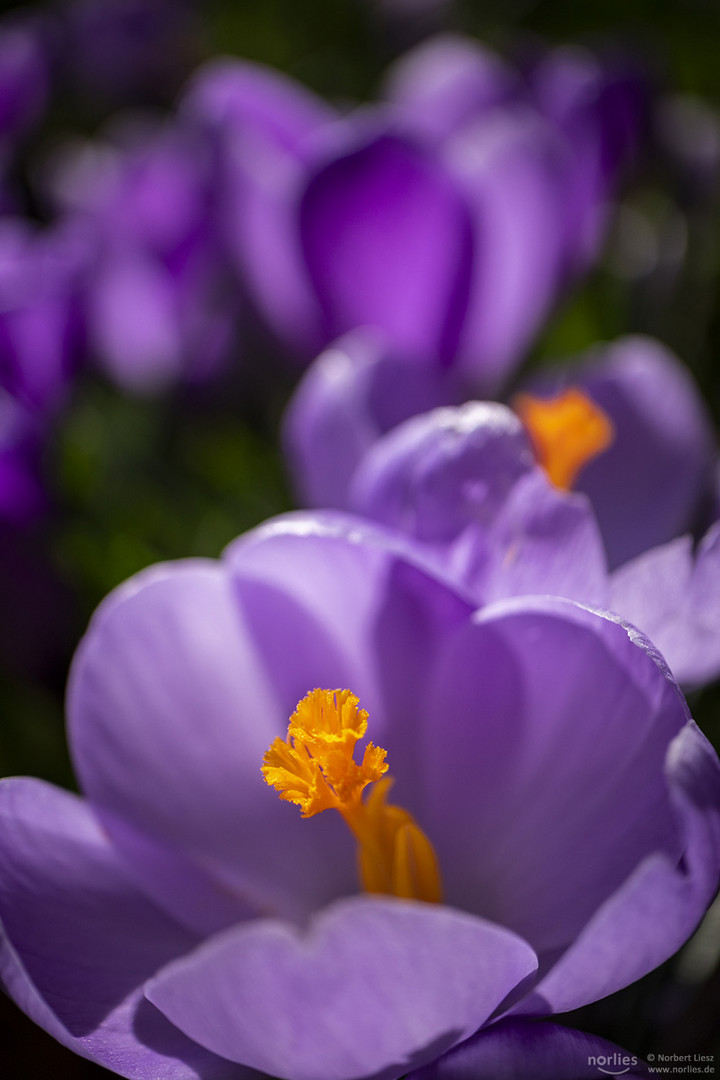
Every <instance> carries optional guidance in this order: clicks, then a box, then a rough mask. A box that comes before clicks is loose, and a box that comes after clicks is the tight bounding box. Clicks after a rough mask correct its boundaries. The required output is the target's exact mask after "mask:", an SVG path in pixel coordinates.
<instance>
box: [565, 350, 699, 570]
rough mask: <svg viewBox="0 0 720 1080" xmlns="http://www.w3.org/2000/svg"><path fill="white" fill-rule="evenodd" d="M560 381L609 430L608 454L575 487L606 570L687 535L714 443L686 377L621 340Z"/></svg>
mask: <svg viewBox="0 0 720 1080" xmlns="http://www.w3.org/2000/svg"><path fill="white" fill-rule="evenodd" d="M562 380H564V381H565V382H566V383H569V384H576V385H578V386H580V388H581V389H583V390H584V391H585V392H586V393H587V394H589V396H590V397H591V399H592V400H593V401H594V402H595V403H596V404H598V405H600V407H601V408H602V409H604V410H605V412H606V413H607V414H608V416H609V417H610V419H611V420H612V422H613V425H614V427H615V438H614V441H613V444H612V446H610V448H609V449H608V450H606V451H605V452H604V453H602V454H600V455H599V456H598V457H596V458H595V459H594V460H593V461H590V462H588V464H587V465H586V466H585V467H584V469H583V471H582V473H581V474H580V477H579V479H578V482H577V484H576V488H577V490H578V491H581V492H584V493H585V494H586V495H587V496H588V497H589V498H590V501H591V502H592V505H593V509H594V511H595V515H596V517H597V519H598V523H599V525H600V530H601V532H602V535H603V540H604V542H605V547H606V549H607V553H608V560H609V563H610V566H611V567H616V566H619V565H621V564H622V563H624V562H627V560H628V559H631V558H633V557H634V556H635V555H638V554H640V552H642V551H645V550H646V549H647V548H650V547H655V546H656V545H657V544H663V543H665V542H666V541H668V540H671V539H673V537H675V536H678V535H680V534H682V533H684V532H686V531H687V530H688V529H692V528H693V527H694V526H695V525H696V524H697V523H698V522H697V518H698V516H699V514H700V513H701V512H702V510H703V509H704V506H703V504H704V501H705V499H706V497H707V498H709V493H710V486H711V483H712V471H713V468H714V459H715V445H714V443H715V440H714V438H713V433H712V428H711V424H710V420H709V417H708V416H707V414H706V412H705V408H704V405H703V402H702V400H701V398H700V396H699V394H698V391H697V390H696V388H695V386H694V385H693V383H692V381H691V378H690V376H689V375H688V373H687V370H686V369H685V368H684V367H683V366H682V365H681V364H680V363H679V362H678V360H677V359H676V358H675V357H674V356H673V354H672V353H670V352H669V351H668V350H667V349H665V348H664V347H663V346H662V345H661V344H660V343H659V342H657V341H653V340H652V339H651V338H643V337H627V338H621V339H619V340H618V341H617V342H615V343H613V344H612V345H609V346H606V347H599V348H597V349H595V350H594V351H591V352H590V353H589V355H588V356H587V357H586V358H585V359H584V360H583V362H582V364H581V366H579V367H578V368H576V369H565V372H564V374H563V376H561V377H560V378H559V380H558V381H562Z"/></svg>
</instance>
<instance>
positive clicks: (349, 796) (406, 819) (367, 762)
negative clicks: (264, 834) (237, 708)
mask: <svg viewBox="0 0 720 1080" xmlns="http://www.w3.org/2000/svg"><path fill="white" fill-rule="evenodd" d="M367 722H368V715H367V713H366V711H365V710H364V709H359V708H358V699H357V697H356V696H355V695H354V694H352V693H351V692H350V691H349V690H311V691H310V693H309V694H307V695H306V696H305V697H304V698H303V699H302V701H300V702H299V703H298V706H297V709H296V710H295V712H294V713H293V715H292V716H291V717H290V723H289V726H288V733H287V738H286V739H281V738H279V737H278V738H277V739H275V741H274V742H273V743H272V745H271V746H270V749H269V750H268V751H267V753H266V754H265V757H264V758H263V764H262V773H263V776H264V777H265V780H266V782H267V783H268V784H269V785H270V786H271V787H274V788H275V789H276V790H277V791H278V793H279V795H280V798H281V799H285V800H287V801H288V802H293V803H295V804H296V805H297V806H299V807H300V809H301V811H302V816H303V817H312V816H313V815H314V814H319V813H321V812H322V811H323V810H330V809H333V810H337V811H339V813H340V814H342V816H343V818H344V820H345V822H346V824H347V825H348V826H349V828H350V829H351V830H352V832H353V834H354V836H355V839H356V840H357V844H358V870H359V875H360V879H361V881H362V884H363V887H364V888H365V890H366V891H367V892H371V893H387V894H390V895H392V896H401V897H405V898H407V899H415V900H426V901H428V902H429V903H438V902H439V901H440V900H441V898H442V886H441V882H440V870H439V867H438V861H437V857H436V855H435V851H434V848H433V846H432V844H431V843H430V841H429V839H428V838H427V836H426V835H425V833H424V832H423V831H422V829H421V828H420V827H419V826H418V824H417V823H416V822H415V820H414V818H413V816H412V814H409V813H408V812H407V810H403V809H402V807H400V806H393V805H392V804H390V803H388V802H387V793H388V791H389V790H390V787H391V786H392V783H393V780H392V778H391V777H389V776H388V777H385V778H384V779H381V777H383V776H384V774H385V773H386V772H387V768H388V766H387V763H386V761H385V757H386V752H385V750H383V749H382V747H380V746H374V745H373V744H372V743H368V744H367V745H366V747H365V751H364V753H363V758H362V762H361V763H360V764H358V763H357V762H356V761H355V759H354V756H353V755H354V750H355V744H356V743H357V741H358V739H361V738H362V737H363V735H364V734H365V732H366V730H367ZM378 781H379V783H378ZM373 783H374V784H375V787H374V788H373V789H372V790H371V792H370V793H369V795H368V797H367V799H366V800H365V801H363V799H362V792H363V791H364V789H365V788H366V787H367V786H368V784H373Z"/></svg>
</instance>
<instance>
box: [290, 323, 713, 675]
mask: <svg viewBox="0 0 720 1080" xmlns="http://www.w3.org/2000/svg"><path fill="white" fill-rule="evenodd" d="M552 370H553V374H552V375H544V376H542V377H541V378H539V379H538V381H537V383H536V384H534V385H533V386H532V388H531V389H532V391H533V394H535V395H536V396H535V398H531V399H530V400H535V401H536V402H538V403H539V404H540V407H541V409H542V408H543V407H544V403H545V401H546V400H547V401H548V402H549V404H550V405H552V403H553V401H558V400H561V397H562V395H563V394H565V393H567V392H568V390H570V392H571V393H575V392H578V391H579V393H580V397H581V399H585V400H586V401H587V402H588V403H590V405H591V407H592V408H593V409H598V410H599V411H600V414H601V415H602V416H603V417H605V418H606V422H607V423H608V427H609V438H608V440H607V442H609V445H607V444H606V443H603V449H602V452H598V453H596V455H595V450H591V452H589V453H588V452H587V451H586V449H581V457H580V458H579V459H578V460H577V468H574V471H572V475H571V478H570V483H567V484H564V485H563V487H564V488H570V489H572V490H562V491H558V490H556V489H555V488H553V487H552V486H550V485H549V484H548V482H547V477H545V476H544V475H541V470H540V469H539V468H538V466H537V463H536V461H537V458H538V456H540V457H541V458H542V455H541V454H540V451H541V449H542V448H541V447H539V446H538V445H537V441H536V438H535V434H534V433H533V432H532V431H528V430H527V428H524V427H523V425H522V424H521V422H520V420H519V418H518V416H517V415H515V413H512V412H511V411H510V410H509V409H507V408H505V407H504V406H500V405H491V404H487V403H486V404H483V405H477V404H470V405H468V406H466V407H460V408H455V409H452V408H445V409H436V410H434V411H430V412H428V413H427V414H426V415H425V416H422V415H416V417H415V419H414V420H413V419H411V417H412V415H413V414H418V413H421V412H422V409H421V408H418V407H417V405H418V402H420V401H425V402H427V401H428V399H430V398H432V396H433V395H435V404H437V403H440V404H441V405H444V406H458V403H459V402H460V400H461V399H462V387H461V386H460V385H459V384H458V382H457V380H454V379H453V378H452V376H451V375H450V376H443V375H442V374H441V373H437V372H435V373H434V375H435V378H434V380H430V379H429V378H425V376H426V374H427V371H428V369H417V368H414V367H412V366H411V365H408V364H405V363H402V362H400V361H398V360H397V359H395V358H393V357H392V356H391V355H390V354H389V353H388V352H387V351H386V350H385V349H384V348H383V346H382V344H381V343H380V342H378V341H377V339H373V338H371V337H369V336H368V335H364V334H359V333H356V334H354V335H351V336H348V337H347V338H346V339H344V340H343V341H340V342H337V343H336V345H335V346H334V347H333V348H332V349H330V350H328V351H327V352H326V353H325V354H324V355H323V356H322V357H321V358H320V359H319V360H318V361H316V363H315V364H314V365H313V366H312V367H311V368H310V369H309V371H308V372H307V373H306V375H305V377H304V379H303V380H302V382H301V383H300V386H299V388H298V391H297V392H296V396H295V398H294V399H293V402H292V403H291V407H290V409H289V411H288V414H287V416H286V421H285V430H284V435H285V443H286V450H287V459H288V463H289V465H290V467H291V468H292V469H293V471H294V474H295V478H296V481H297V486H298V490H299V491H300V492H301V495H302V496H303V497H304V498H305V500H306V501H307V502H308V503H309V504H310V505H314V506H318V507H319V506H322V505H326V506H332V505H335V506H339V507H342V508H344V509H349V510H352V511H354V512H358V513H361V514H363V515H366V516H368V517H370V518H373V519H376V520H380V521H382V522H384V523H386V524H387V525H390V526H392V527H393V528H396V529H399V530H401V531H402V532H404V533H406V534H409V535H411V536H413V537H415V539H416V540H419V541H421V542H422V543H423V544H426V545H428V550H430V551H431V552H432V554H433V557H436V556H439V557H440V560H441V562H442V563H443V564H444V565H446V566H449V567H450V569H451V573H459V574H460V577H461V580H462V582H463V584H464V586H466V587H471V589H472V592H473V595H474V596H475V598H476V600H477V601H478V602H480V601H483V602H484V601H486V600H487V599H488V598H489V596H494V595H503V596H506V595H514V594H516V593H522V592H525V591H527V592H540V593H545V592H552V593H558V594H560V595H563V596H569V597H571V598H573V599H578V600H582V601H583V602H587V603H591V604H594V605H597V606H601V607H609V608H611V609H612V610H616V611H618V612H620V613H621V614H622V615H623V616H624V617H625V618H627V619H629V620H630V621H631V622H633V623H636V624H637V625H638V626H640V627H641V628H642V629H643V631H644V632H646V633H647V634H648V635H649V636H650V637H651V638H652V640H653V641H654V642H655V644H656V645H657V646H658V647H659V648H660V649H661V651H662V652H663V654H664V655H665V657H666V659H667V660H668V662H669V663H670V666H671V668H672V670H673V672H674V673H675V675H676V677H677V678H678V679H679V680H680V681H681V682H682V683H683V684H684V685H687V686H697V685H700V684H702V683H705V682H708V681H709V680H711V679H714V678H716V677H717V676H718V675H719V674H720V627H718V626H717V618H716V611H717V610H718V605H719V604H720V598H719V597H718V590H720V533H719V530H720V525H718V524H717V523H715V524H713V520H714V519H715V518H716V517H717V514H716V513H715V514H713V509H712V505H711V504H712V496H713V492H714V487H715V469H716V465H715V462H716V448H715V440H714V437H713V432H712V427H711V424H710V421H709V418H708V416H707V414H706V411H705V408H704V405H703V403H702V401H701V399H700V397H699V395H698V393H697V390H696V389H695V387H694V385H693V383H692V380H691V378H690V376H689V375H688V373H687V371H686V370H685V369H684V368H683V367H682V365H681V364H680V363H679V362H678V361H677V359H676V358H675V357H673V356H672V354H671V353H670V352H669V351H668V350H667V349H665V348H664V347H663V346H661V345H660V344H659V343H658V342H655V341H653V340H652V339H650V338H640V337H628V338H624V339H620V340H619V341H618V342H616V343H615V344H613V345H610V346H604V347H597V348H595V349H593V350H591V351H590V352H589V353H588V354H587V355H586V356H585V357H584V358H581V360H580V362H576V363H575V364H573V365H572V366H568V367H566V368H559V367H558V368H553V369H552ZM419 375H422V376H423V380H420V379H419V378H418V376H419ZM406 388H408V389H409V391H410V392H406ZM558 395H560V397H558ZM526 400H528V399H526ZM518 408H519V409H520V411H521V412H523V409H522V408H521V402H519V403H518ZM401 418H402V420H403V422H401ZM528 422H529V421H528ZM529 435H530V436H531V438H528V436H529ZM595 449H598V448H597V447H596V448H595ZM583 455H584V456H583ZM594 455H595V456H594ZM545 464H546V466H547V463H545ZM489 492H492V493H493V494H492V497H491V496H490V494H489ZM548 514H549V515H550V518H549V519H548V520H547V521H546V516H547V515H548ZM550 522H552V524H551V523H550ZM468 530H469V531H468ZM703 534H704V535H703ZM700 537H702V542H701V543H700V544H699V545H696V540H697V539H698V538H700ZM538 538H540V539H542V540H543V542H542V543H541V544H540V547H539V549H538V551H539V552H540V554H539V556H538V558H537V560H536V561H535V562H532V560H531V563H532V564H531V565H530V566H529V567H528V565H527V564H526V561H525V559H524V557H523V558H521V559H516V558H515V557H514V556H513V558H512V559H510V560H509V561H508V559H507V558H506V556H507V555H508V551H509V550H510V549H512V550H514V546H513V545H514V544H515V541H516V540H517V542H518V543H519V544H520V545H521V547H524V550H526V551H527V552H533V551H534V550H535V548H534V543H535V540H537V539H538ZM568 543H569V544H570V549H568V550H566V544H568ZM489 549H492V550H493V551H494V555H493V556H492V557H490V555H489V554H488V550H489ZM488 560H490V561H489V562H488ZM471 565H474V566H475V569H473V570H472V571H471V570H470V569H468V568H469V567H470V566H471ZM491 565H492V566H494V567H495V568H496V569H497V572H498V573H497V577H496V576H495V570H493V583H492V585H491V584H490V583H489V578H488V577H487V574H489V573H490V570H489V567H490V566H491ZM556 572H559V577H556V576H555V573H556ZM468 574H469V575H470V577H469V578H468V577H467V575H468ZM478 575H479V576H478ZM498 590H499V591H498Z"/></svg>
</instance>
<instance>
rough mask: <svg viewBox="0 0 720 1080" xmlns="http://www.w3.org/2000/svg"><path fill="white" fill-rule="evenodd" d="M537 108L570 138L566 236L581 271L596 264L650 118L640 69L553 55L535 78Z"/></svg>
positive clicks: (572, 54)
mask: <svg viewBox="0 0 720 1080" xmlns="http://www.w3.org/2000/svg"><path fill="white" fill-rule="evenodd" d="M532 88H533V96H534V99H535V101H536V104H537V106H538V108H539V109H540V110H541V112H542V113H543V114H544V115H545V116H547V118H548V119H549V120H550V121H551V122H552V123H553V124H554V125H555V126H556V127H557V129H558V130H559V131H561V132H562V133H563V134H564V135H565V136H566V138H567V141H568V146H569V149H570V154H569V156H568V160H567V169H566V171H565V183H564V184H563V195H564V207H565V211H566V213H565V223H566V224H565V235H566V239H567V247H568V255H569V257H570V263H571V266H573V265H574V268H578V267H583V266H586V265H587V264H588V263H589V262H590V260H591V259H593V258H596V257H597V254H598V249H599V246H600V242H601V241H602V239H603V234H604V231H605V225H606V223H607V220H608V218H609V212H610V208H611V198H612V195H613V192H614V189H615V187H616V186H617V181H618V179H619V178H620V176H621V174H622V171H623V169H624V168H625V167H626V166H627V165H628V163H629V161H630V159H631V158H632V156H633V152H634V150H635V146H636V143H637V141H638V138H639V134H640V127H641V123H642V118H643V113H644V112H645V101H644V98H645V94H646V92H645V87H644V85H643V78H642V74H641V72H640V71H639V69H638V68H637V67H636V66H635V65H634V64H632V63H630V62H628V59H627V58H620V57H612V58H611V57H608V58H605V59H603V58H601V57H598V56H595V55H593V54H592V53H591V52H590V51H589V50H587V49H583V48H578V47H577V46H568V47H565V48H559V49H553V50H551V51H550V52H548V53H547V54H546V55H545V56H544V57H543V58H542V59H541V61H540V63H539V64H538V65H537V67H536V68H535V70H534V72H533V73H532Z"/></svg>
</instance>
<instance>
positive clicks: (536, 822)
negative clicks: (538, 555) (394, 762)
mask: <svg viewBox="0 0 720 1080" xmlns="http://www.w3.org/2000/svg"><path fill="white" fill-rule="evenodd" d="M426 709H427V713H426V715H428V716H431V717H435V718H437V717H438V716H440V715H443V716H447V715H451V716H452V717H453V724H452V725H448V724H440V723H438V722H437V720H435V722H434V723H433V722H428V723H426V725H424V726H423V727H422V731H423V735H422V740H423V741H422V747H423V750H422V756H423V760H424V761H426V762H427V763H429V764H428V766H427V768H426V783H427V791H428V796H427V797H428V806H427V810H426V815H425V817H424V818H423V819H422V820H423V821H424V823H425V827H426V829H427V831H428V833H429V835H431V836H432V837H433V840H434V842H435V845H436V847H437V849H438V850H439V851H442V852H443V877H444V881H445V885H446V891H447V896H448V900H449V901H450V902H451V903H455V904H457V905H458V906H460V907H465V906H468V905H469V906H470V907H471V909H472V910H476V911H478V912H480V913H482V914H483V915H485V916H486V917H488V918H491V919H498V918H502V921H503V923H504V925H506V926H509V927H511V928H512V929H514V930H515V931H516V932H517V933H520V934H522V935H523V936H524V937H525V938H526V939H527V940H528V941H530V942H531V944H533V946H534V947H535V948H536V949H537V950H538V952H550V951H552V950H556V949H561V948H566V947H567V946H568V945H569V944H570V943H571V942H572V941H573V940H574V938H575V937H576V935H577V934H578V933H579V932H580V931H581V930H582V928H583V926H584V925H585V924H586V923H587V921H588V920H589V919H590V918H591V917H592V916H593V915H594V913H595V911H596V910H597V909H598V907H599V906H600V904H602V903H603V902H604V901H605V900H606V899H607V898H608V897H609V896H611V894H612V893H613V890H615V889H616V888H618V887H620V886H621V885H622V884H623V882H624V881H625V879H626V878H627V876H628V875H629V874H630V873H631V872H632V870H633V869H634V868H635V867H636V866H637V865H638V862H639V861H640V860H641V859H643V858H644V857H645V856H647V855H650V854H651V853H652V852H655V851H663V852H664V853H665V854H666V856H667V857H668V858H671V859H675V860H677V859H678V858H679V856H680V854H681V852H682V838H681V836H680V835H679V830H678V828H677V826H676V821H675V816H674V813H673V810H672V807H671V805H670V798H669V795H668V790H667V785H666V782H665V779H664V775H663V765H664V761H665V757H666V754H667V749H668V745H669V744H670V741H671V740H672V738H673V737H674V736H675V735H676V734H677V733H678V731H680V730H681V728H682V727H683V725H684V724H685V723H686V722H687V719H688V713H687V706H686V704H685V701H684V699H683V697H682V695H681V694H680V692H679V691H678V688H677V686H676V684H675V683H674V681H673V680H672V679H671V677H670V675H669V673H668V672H667V669H666V668H665V666H664V664H663V663H662V661H661V659H660V658H659V657H658V655H657V653H655V652H654V650H653V649H652V647H651V646H650V645H649V643H647V642H646V641H645V640H644V639H643V638H641V637H640V636H639V635H638V634H637V632H636V631H635V630H633V629H632V628H628V627H626V626H624V625H623V624H622V623H620V622H618V621H616V620H615V619H614V618H613V617H611V616H602V615H599V614H598V613H595V612H592V611H590V610H588V609H586V608H582V607H580V606H579V605H575V604H572V603H571V602H569V601H563V600H559V599H556V598H549V597H523V598H522V599H518V600H508V601H502V602H499V603H498V604H495V605H491V606H489V607H487V608H485V609H484V610H483V611H481V612H480V613H478V615H477V616H476V618H475V621H474V622H473V623H472V624H470V625H469V626H467V627H466V628H465V629H464V630H463V631H461V632H460V633H459V634H458V635H457V636H456V639H455V641H454V642H452V643H451V644H450V645H449V647H448V649H447V651H446V655H445V657H444V658H443V659H442V661H441V662H440V666H439V669H438V674H437V677H436V682H435V686H434V687H433V692H432V693H431V694H429V695H428V699H427V704H426ZM549 776H552V782H549V780H548V777H549ZM471 822H478V823H482V824H481V825H479V827H478V830H477V832H475V831H474V830H473V829H471V828H470V823H471ZM501 913H502V914H501ZM665 940H666V939H665V937H664V936H663V935H662V934H658V935H657V941H658V947H659V948H660V949H661V948H663V947H664V945H665ZM666 955H667V954H666ZM628 981H629V980H628ZM597 996H600V995H597Z"/></svg>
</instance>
